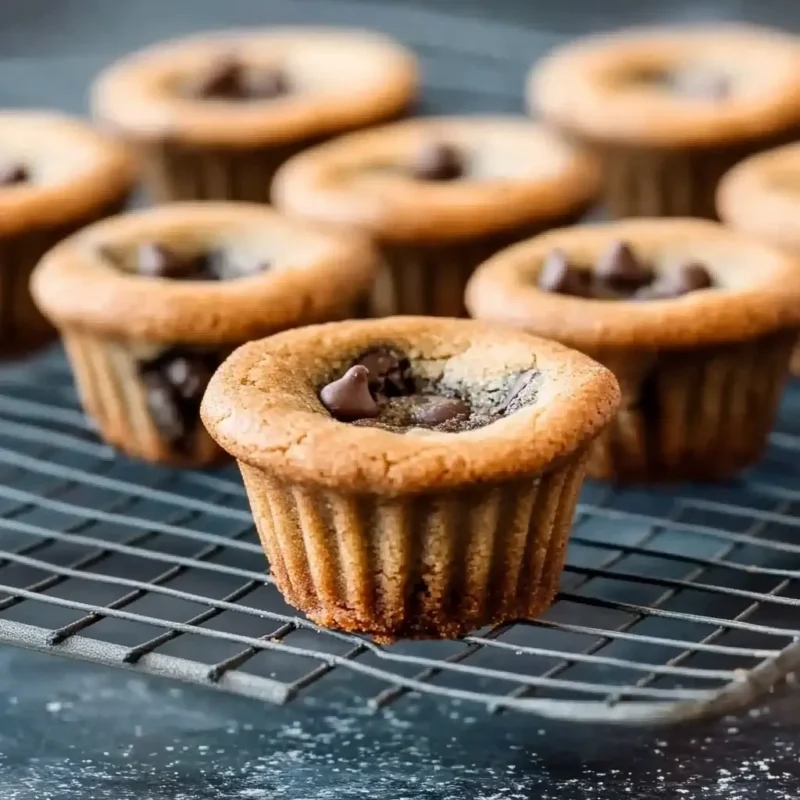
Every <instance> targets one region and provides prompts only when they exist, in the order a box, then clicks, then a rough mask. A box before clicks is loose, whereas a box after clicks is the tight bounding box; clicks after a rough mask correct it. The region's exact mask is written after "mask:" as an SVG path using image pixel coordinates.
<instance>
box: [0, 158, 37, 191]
mask: <svg viewBox="0 0 800 800" xmlns="http://www.w3.org/2000/svg"><path fill="white" fill-rule="evenodd" d="M30 179H31V174H30V170H29V169H28V168H27V167H26V166H25V165H24V164H22V163H17V162H13V161H9V162H6V163H3V164H0V187H3V186H19V184H21V183H28V181H30Z"/></svg>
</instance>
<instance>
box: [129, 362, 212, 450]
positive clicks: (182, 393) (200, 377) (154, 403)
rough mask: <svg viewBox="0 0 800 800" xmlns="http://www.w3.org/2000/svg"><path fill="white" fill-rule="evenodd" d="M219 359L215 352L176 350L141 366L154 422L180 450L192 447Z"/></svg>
mask: <svg viewBox="0 0 800 800" xmlns="http://www.w3.org/2000/svg"><path fill="white" fill-rule="evenodd" d="M218 360H219V359H218V356H217V354H215V353H211V352H201V351H192V350H188V349H184V348H180V347H176V348H171V349H170V350H166V351H164V352H163V353H161V354H159V355H158V356H156V357H155V358H153V359H150V360H148V361H143V362H142V363H140V365H139V374H140V375H141V378H142V382H143V384H144V387H145V395H146V400H147V408H148V411H149V412H150V416H151V418H152V420H153V423H154V424H155V426H156V428H157V429H158V431H159V433H160V434H161V435H162V436H163V437H164V438H165V439H166V440H167V441H168V442H169V443H170V444H171V445H172V447H174V448H175V449H177V450H179V451H186V450H187V449H188V447H189V444H190V442H191V437H192V434H193V433H194V431H195V430H196V428H197V422H198V419H199V413H200V401H201V400H202V398H203V393H204V392H205V390H206V386H208V382H209V380H211V375H212V374H213V372H214V369H215V368H216V366H217V363H218Z"/></svg>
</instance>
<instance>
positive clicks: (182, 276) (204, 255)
mask: <svg viewBox="0 0 800 800" xmlns="http://www.w3.org/2000/svg"><path fill="white" fill-rule="evenodd" d="M102 253H103V255H104V257H105V258H107V259H108V260H109V261H111V262H112V263H114V264H115V265H117V266H121V262H122V261H123V257H122V256H121V255H120V254H115V253H114V252H112V251H111V250H110V249H108V248H105V249H103V251H102ZM132 262H133V263H132V267H133V271H134V272H136V273H137V274H138V275H144V276H146V277H148V278H168V279H170V280H193V281H224V280H231V279H234V278H241V277H245V276H247V275H254V274H256V273H258V272H261V271H263V270H265V269H268V268H269V263H268V262H266V261H263V262H261V263H259V264H255V265H246V266H244V265H242V264H240V263H239V262H238V261H236V260H235V259H233V258H232V257H231V254H230V253H228V252H227V251H226V250H224V249H222V248H211V249H209V250H204V251H200V252H189V251H179V250H175V249H173V248H171V247H168V246H167V245H164V244H161V243H159V242H143V243H141V244H139V245H138V246H137V248H136V250H135V253H134V257H133V259H132Z"/></svg>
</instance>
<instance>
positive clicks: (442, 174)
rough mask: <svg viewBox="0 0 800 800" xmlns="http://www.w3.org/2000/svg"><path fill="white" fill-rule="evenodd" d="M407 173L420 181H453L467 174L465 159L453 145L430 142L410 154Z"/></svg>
mask: <svg viewBox="0 0 800 800" xmlns="http://www.w3.org/2000/svg"><path fill="white" fill-rule="evenodd" d="M407 168H408V171H409V172H410V173H411V175H412V176H413V177H414V178H416V179H417V180H421V181H437V182H444V181H454V180H457V179H458V178H463V177H464V175H465V174H466V172H467V159H466V158H465V155H464V153H462V152H461V150H459V149H458V148H457V147H456V146H455V145H452V144H448V143H447V142H441V141H436V140H431V141H427V142H424V143H423V144H422V145H421V146H420V147H418V148H417V150H416V151H415V152H414V153H412V155H411V158H410V160H409V163H408V167H407Z"/></svg>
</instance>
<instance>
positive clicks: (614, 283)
mask: <svg viewBox="0 0 800 800" xmlns="http://www.w3.org/2000/svg"><path fill="white" fill-rule="evenodd" d="M537 283H538V286H539V288H540V289H544V290H545V291H547V292H555V293H557V294H567V295H572V296H573V297H587V298H593V299H596V300H666V299H670V298H676V297H681V296H682V295H685V294H689V293H690V292H695V291H698V290H700V289H710V288H712V287H713V286H714V279H713V277H712V276H711V273H710V272H709V271H708V269H706V267H705V266H704V265H703V264H701V263H700V262H698V261H690V262H687V263H686V264H683V265H682V266H681V267H680V268H679V269H677V270H675V271H671V272H665V273H658V272H657V271H656V270H655V269H654V268H653V266H652V265H650V264H648V263H647V262H645V261H643V260H641V259H639V258H638V257H637V256H636V254H635V253H634V252H633V250H632V249H631V247H630V246H629V245H628V244H626V243H625V242H614V243H613V244H612V245H611V246H610V247H609V248H608V250H607V251H606V252H605V253H603V255H602V256H601V257H600V259H599V260H598V262H597V264H595V265H594V268H590V267H582V266H580V265H577V264H574V263H572V262H571V261H570V260H569V258H568V257H567V255H566V253H564V252H563V251H561V250H553V251H552V252H550V253H549V254H548V256H547V258H546V259H545V261H544V264H542V268H541V270H540V271H539V276H538V281H537Z"/></svg>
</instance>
